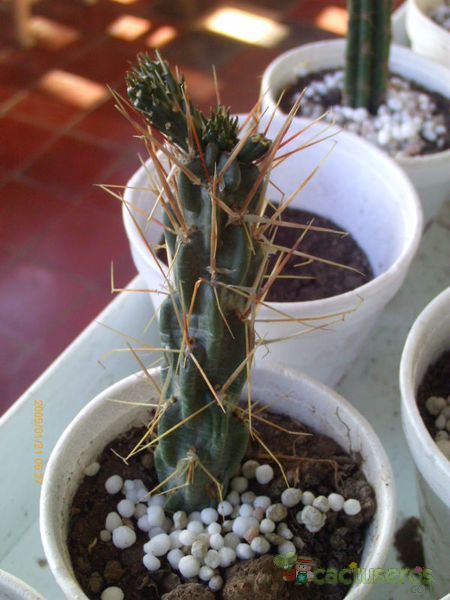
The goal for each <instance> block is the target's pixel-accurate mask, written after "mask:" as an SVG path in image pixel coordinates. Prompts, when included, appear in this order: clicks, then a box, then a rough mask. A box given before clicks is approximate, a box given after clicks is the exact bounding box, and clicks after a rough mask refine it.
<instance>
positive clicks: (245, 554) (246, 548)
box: [236, 544, 255, 560]
mask: <svg viewBox="0 0 450 600" xmlns="http://www.w3.org/2000/svg"><path fill="white" fill-rule="evenodd" d="M236 556H237V557H238V558H239V559H240V560H250V559H251V558H254V557H255V553H254V552H253V550H252V549H251V546H250V544H238V545H237V546H236Z"/></svg>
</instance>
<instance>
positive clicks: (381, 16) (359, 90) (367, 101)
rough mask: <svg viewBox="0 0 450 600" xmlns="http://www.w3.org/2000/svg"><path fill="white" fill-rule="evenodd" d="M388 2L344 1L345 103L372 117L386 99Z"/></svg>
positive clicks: (378, 0)
mask: <svg viewBox="0 0 450 600" xmlns="http://www.w3.org/2000/svg"><path fill="white" fill-rule="evenodd" d="M391 4H392V2H391V0H348V14H349V26H348V34H347V55H346V66H345V102H346V104H347V105H349V106H352V107H353V108H357V107H363V108H366V109H367V110H368V111H369V112H371V113H372V114H375V113H376V111H377V110H378V107H379V106H380V104H382V103H383V102H384V100H385V97H386V89H387V82H388V76H389V72H388V62H389V46H390V42H391V27H390V26H391Z"/></svg>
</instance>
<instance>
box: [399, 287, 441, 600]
mask: <svg viewBox="0 0 450 600" xmlns="http://www.w3.org/2000/svg"><path fill="white" fill-rule="evenodd" d="M445 350H450V287H449V288H447V289H446V290H444V291H443V292H442V293H441V294H439V296H437V297H436V298H435V299H434V300H433V301H432V302H430V304H428V306H426V307H425V309H424V310H423V311H422V312H421V313H420V315H419V316H418V317H417V320H416V321H415V323H414V325H413V327H412V328H411V330H410V332H409V334H408V338H407V340H406V344H405V348H404V350H403V354H402V359H401V363H400V389H401V393H402V421H403V430H404V432H405V437H406V441H407V442H408V446H409V449H410V452H411V454H412V457H413V459H414V462H415V464H416V468H417V487H418V493H419V503H420V516H421V522H422V526H423V528H424V531H425V535H424V537H423V543H424V551H425V563H426V565H427V567H429V568H431V569H432V570H433V582H434V583H433V590H434V592H435V593H436V597H437V598H441V596H443V595H444V594H446V593H447V592H448V591H449V590H450V575H449V569H448V566H449V555H450V539H449V533H450V461H449V460H448V459H447V458H446V457H445V456H444V454H443V453H442V452H441V451H440V450H439V448H438V446H437V445H436V443H435V442H434V440H433V438H432V437H431V435H430V434H429V432H428V429H427V428H426V426H425V423H424V422H423V419H422V417H421V415H420V412H419V409H418V407H417V389H418V387H419V385H420V384H421V382H422V380H423V377H424V375H425V373H426V371H427V369H428V367H429V366H430V365H431V364H433V362H435V361H436V360H437V359H438V358H439V356H440V355H441V354H442V353H443V352H444V351H445Z"/></svg>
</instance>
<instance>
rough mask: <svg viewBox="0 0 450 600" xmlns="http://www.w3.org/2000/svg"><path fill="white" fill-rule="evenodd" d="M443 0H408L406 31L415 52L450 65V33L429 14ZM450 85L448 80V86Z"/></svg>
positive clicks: (447, 65)
mask: <svg viewBox="0 0 450 600" xmlns="http://www.w3.org/2000/svg"><path fill="white" fill-rule="evenodd" d="M441 4H443V0H408V2H407V3H406V31H407V32H408V36H409V39H410V40H411V46H412V49H413V50H414V52H417V53H418V54H422V55H423V56H426V57H427V58H431V59H432V60H435V61H437V62H439V63H442V64H443V65H445V66H446V67H449V66H450V33H449V32H448V31H447V30H446V29H444V27H441V26H440V25H439V24H438V23H436V22H435V21H433V19H431V18H430V17H429V16H428V14H429V13H430V12H431V11H432V10H433V9H434V8H436V7H437V6H440V5H441ZM448 85H450V84H449V83H448V81H447V86H448Z"/></svg>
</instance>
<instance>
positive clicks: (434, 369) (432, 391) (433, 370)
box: [417, 350, 450, 439]
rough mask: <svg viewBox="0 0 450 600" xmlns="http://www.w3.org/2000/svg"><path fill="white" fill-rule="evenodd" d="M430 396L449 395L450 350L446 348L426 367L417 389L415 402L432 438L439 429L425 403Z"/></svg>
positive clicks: (443, 396)
mask: <svg viewBox="0 0 450 600" xmlns="http://www.w3.org/2000/svg"><path fill="white" fill-rule="evenodd" d="M430 396H438V397H441V398H448V397H449V396H450V350H447V351H446V352H444V353H443V354H441V356H440V357H439V358H438V359H437V360H436V361H435V362H434V363H433V364H432V365H430V366H429V367H428V369H427V371H426V373H425V375H424V377H423V380H422V383H421V384H420V385H419V389H418V390H417V404H418V407H419V411H420V414H421V416H422V419H423V421H424V423H425V426H426V428H427V429H428V431H429V432H430V434H431V437H432V438H433V439H434V438H435V437H436V434H437V433H438V431H439V429H438V428H437V427H436V425H435V421H436V416H434V415H431V414H430V413H429V412H428V410H427V408H426V406H425V403H426V401H427V399H428V398H429V397H430Z"/></svg>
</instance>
